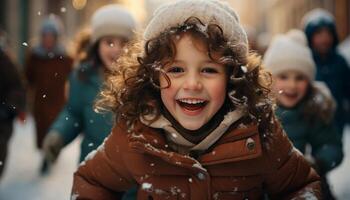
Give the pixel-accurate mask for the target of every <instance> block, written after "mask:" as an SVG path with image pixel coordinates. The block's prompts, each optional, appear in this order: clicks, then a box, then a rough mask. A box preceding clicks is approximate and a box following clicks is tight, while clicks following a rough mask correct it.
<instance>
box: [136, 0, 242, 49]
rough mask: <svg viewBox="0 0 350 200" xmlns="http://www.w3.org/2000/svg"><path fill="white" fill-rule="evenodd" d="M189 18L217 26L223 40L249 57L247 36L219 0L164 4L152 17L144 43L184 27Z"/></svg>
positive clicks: (179, 1)
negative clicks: (174, 28)
mask: <svg viewBox="0 0 350 200" xmlns="http://www.w3.org/2000/svg"><path fill="white" fill-rule="evenodd" d="M190 17H197V18H198V19H200V20H201V22H202V23H204V24H205V25H208V24H211V23H213V24H217V25H219V26H220V28H221V29H222V31H223V34H224V37H225V38H226V39H227V40H228V41H229V42H230V43H231V44H232V45H234V46H237V47H239V50H240V51H242V53H245V54H247V53H248V40H247V34H246V32H245V31H244V29H243V28H242V26H241V25H240V23H239V18H238V15H237V14H236V12H235V11H234V10H233V9H232V8H231V7H230V5H229V4H227V3H225V2H222V1H218V0H178V1H175V2H170V3H166V4H163V5H162V6H161V7H159V8H158V9H157V10H156V11H155V12H154V14H153V18H152V19H151V21H150V23H149V24H148V26H147V27H146V30H145V32H144V35H143V37H144V39H145V40H150V39H152V38H155V37H157V36H158V35H160V33H162V32H164V31H167V30H169V29H170V28H172V27H177V26H181V25H183V23H184V22H185V21H186V20H187V19H188V18H190Z"/></svg>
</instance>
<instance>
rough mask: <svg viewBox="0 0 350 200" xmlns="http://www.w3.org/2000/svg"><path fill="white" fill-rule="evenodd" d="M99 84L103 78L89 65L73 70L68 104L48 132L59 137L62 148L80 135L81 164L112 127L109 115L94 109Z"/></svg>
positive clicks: (85, 64) (110, 115)
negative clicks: (81, 135)
mask: <svg viewBox="0 0 350 200" xmlns="http://www.w3.org/2000/svg"><path fill="white" fill-rule="evenodd" d="M81 74H82V75H83V76H82V77H83V78H81V77H80V75H81ZM102 82H103V78H102V76H101V75H100V74H99V73H98V70H97V69H96V68H94V67H93V66H92V65H91V64H88V63H84V64H81V65H80V66H79V67H78V68H77V69H75V70H74V71H73V72H72V73H71V74H70V77H69V96H68V101H67V103H66V105H65V107H64V109H63V110H62V111H61V112H60V114H59V116H58V118H57V119H56V120H55V122H54V123H53V125H52V126H51V130H53V131H56V132H58V133H59V134H61V136H62V137H63V139H64V143H65V145H66V144H69V143H70V142H71V141H73V140H74V139H75V138H76V137H77V136H78V135H79V134H80V133H81V134H83V140H82V143H81V146H80V147H81V153H80V159H79V160H80V161H82V160H84V158H85V156H86V155H87V154H88V153H89V152H91V151H92V150H94V149H96V147H98V146H99V145H100V144H101V143H102V142H103V140H104V138H106V136H107V135H108V134H109V133H110V131H111V128H112V125H113V122H112V114H111V113H110V114H99V113H96V112H95V111H94V110H93V104H94V101H95V98H96V96H97V94H98V92H99V90H100V87H101V85H102Z"/></svg>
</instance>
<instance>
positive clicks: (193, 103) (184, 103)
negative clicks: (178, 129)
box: [176, 99, 208, 112]
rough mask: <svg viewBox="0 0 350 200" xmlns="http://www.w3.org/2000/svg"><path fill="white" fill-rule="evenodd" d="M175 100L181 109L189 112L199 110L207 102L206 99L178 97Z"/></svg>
mask: <svg viewBox="0 0 350 200" xmlns="http://www.w3.org/2000/svg"><path fill="white" fill-rule="evenodd" d="M176 102H177V103H178V104H179V105H180V107H181V108H182V109H184V110H187V111H191V112H196V111H201V110H202V109H203V108H204V107H205V106H206V105H207V103H208V101H205V100H199V99H178V100H176Z"/></svg>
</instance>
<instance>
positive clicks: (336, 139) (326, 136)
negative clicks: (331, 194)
mask: <svg viewBox="0 0 350 200" xmlns="http://www.w3.org/2000/svg"><path fill="white" fill-rule="evenodd" d="M308 141H309V142H310V144H311V147H312V156H313V157H314V159H315V161H316V163H315V164H316V167H317V168H318V170H317V171H318V173H319V174H320V175H324V174H326V173H327V172H328V171H330V170H331V169H333V168H334V167H336V166H338V165H339V164H340V163H341V161H342V160H343V156H344V154H343V144H342V140H341V138H340V135H338V134H337V132H336V127H335V125H334V124H333V123H331V124H324V123H322V124H320V125H318V127H317V128H316V129H313V130H310V134H309V135H308Z"/></svg>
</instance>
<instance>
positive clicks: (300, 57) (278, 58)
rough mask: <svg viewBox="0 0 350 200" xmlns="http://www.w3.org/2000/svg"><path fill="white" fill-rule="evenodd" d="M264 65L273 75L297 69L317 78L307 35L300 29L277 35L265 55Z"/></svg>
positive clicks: (309, 76)
mask: <svg viewBox="0 0 350 200" xmlns="http://www.w3.org/2000/svg"><path fill="white" fill-rule="evenodd" d="M263 65H264V66H265V68H266V69H267V70H269V71H270V72H271V73H272V74H273V75H278V74H279V73H282V72H284V71H287V70H296V71H298V72H301V73H303V74H304V75H306V76H307V77H308V78H309V80H311V81H312V80H314V79H315V72H316V67H315V62H314V60H313V58H312V53H311V50H310V49H309V47H308V46H307V40H306V36H305V34H304V33H303V32H302V31H300V30H296V29H293V30H290V31H289V32H288V33H287V34H285V35H277V36H276V37H275V38H274V39H273V41H272V42H271V44H270V46H269V48H268V49H267V51H266V53H265V55H264V60H263Z"/></svg>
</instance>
